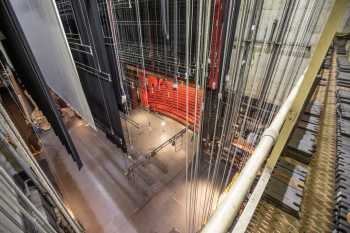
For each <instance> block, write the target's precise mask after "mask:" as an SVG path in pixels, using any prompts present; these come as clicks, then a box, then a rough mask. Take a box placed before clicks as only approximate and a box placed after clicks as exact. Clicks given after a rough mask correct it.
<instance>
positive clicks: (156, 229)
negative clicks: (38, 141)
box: [42, 110, 186, 233]
mask: <svg viewBox="0 0 350 233" xmlns="http://www.w3.org/2000/svg"><path fill="white" fill-rule="evenodd" d="M130 118H131V119H132V120H133V121H135V122H137V127H135V126H132V124H129V123H126V122H124V125H125V124H127V126H128V132H129V135H130V138H132V139H133V140H132V142H133V146H131V148H130V149H131V150H132V151H133V153H135V154H141V151H146V152H147V151H150V150H151V149H152V148H154V147H155V146H157V145H159V144H160V143H161V142H163V141H164V140H166V139H168V138H169V137H171V136H172V135H174V134H175V133H177V132H178V131H179V130H181V129H182V128H183V126H182V125H181V124H179V123H177V122H176V121H173V120H172V119H169V118H166V117H163V116H158V115H156V114H154V113H149V112H146V111H144V110H139V111H135V112H133V113H132V114H131V115H130ZM68 125H69V127H70V134H71V136H72V138H73V141H74V143H75V145H76V147H77V150H78V152H79V154H80V156H81V159H82V161H83V163H84V167H83V168H82V169H81V170H80V171H79V170H78V169H77V167H76V165H75V164H74V162H73V161H72V159H71V158H70V156H69V155H68V154H67V152H66V151H65V149H64V148H63V146H62V145H61V144H60V142H59V141H58V139H57V137H56V136H55V135H54V134H53V133H52V132H49V133H46V134H45V135H43V137H42V141H43V144H44V156H45V157H46V158H47V160H48V162H49V166H50V168H51V170H52V173H53V174H54V176H55V178H56V179H57V183H58V186H59V188H60V190H61V193H62V196H63V199H64V201H65V203H66V204H67V206H68V207H69V208H70V209H71V211H72V212H73V213H74V215H75V216H76V218H77V219H78V220H79V221H80V222H81V224H82V225H83V226H84V227H85V228H86V231H87V233H136V232H137V233H169V232H171V230H172V229H173V228H175V229H177V230H178V231H179V232H181V233H183V232H185V229H184V227H185V200H186V191H185V175H184V174H185V171H184V167H185V153H184V149H183V147H184V146H183V143H182V141H181V140H179V141H178V142H177V144H176V146H172V145H169V146H167V147H166V148H164V149H163V150H162V151H161V152H159V153H158V154H157V156H156V159H155V160H154V161H153V162H152V163H147V164H145V165H143V166H140V167H138V168H137V169H136V170H135V172H134V176H133V177H131V178H130V177H127V176H125V168H126V167H127V165H128V164H127V162H126V161H127V159H125V156H126V155H125V154H123V153H122V152H121V151H120V150H119V149H118V148H117V147H116V146H115V145H113V144H112V143H111V142H109V141H108V140H107V139H106V137H105V136H104V134H103V133H102V132H101V131H94V130H93V129H91V128H90V127H88V126H86V125H85V124H83V122H81V121H79V120H74V121H72V122H69V124H68ZM164 167H166V170H167V171H165V170H164Z"/></svg>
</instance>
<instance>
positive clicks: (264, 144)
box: [201, 75, 304, 233]
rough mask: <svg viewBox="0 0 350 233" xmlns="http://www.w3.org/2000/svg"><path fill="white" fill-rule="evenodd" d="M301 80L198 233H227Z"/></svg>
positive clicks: (273, 140) (274, 139)
mask: <svg viewBox="0 0 350 233" xmlns="http://www.w3.org/2000/svg"><path fill="white" fill-rule="evenodd" d="M303 80H304V75H302V76H301V77H300V78H299V80H298V82H297V83H296V84H295V86H294V87H293V89H292V90H291V92H290V94H289V96H288V97H287V99H286V101H285V102H284V103H283V105H282V106H281V108H280V109H279V111H278V113H277V114H276V116H275V118H274V120H273V121H272V122H271V125H270V127H269V128H267V129H266V130H265V131H264V133H263V135H262V137H261V139H260V142H259V144H258V145H257V147H256V148H255V150H254V152H253V154H252V155H251V156H250V158H249V160H248V161H247V163H246V165H245V166H244V168H243V169H242V172H241V173H240V175H239V177H238V179H237V181H236V182H235V183H234V185H233V186H232V188H231V189H230V190H229V192H228V193H227V195H226V197H225V198H224V199H223V201H222V203H221V204H220V205H219V206H218V207H217V208H216V210H215V211H214V213H213V215H212V216H211V217H210V219H209V221H208V222H207V224H206V225H205V226H204V227H203V229H202V231H201V233H227V231H228V229H229V228H230V226H231V225H232V223H233V220H234V219H235V217H236V215H237V213H238V212H239V210H240V209H241V205H242V203H243V201H244V200H245V198H246V195H247V194H248V192H249V190H250V187H251V185H252V184H253V182H254V180H255V178H256V176H257V175H258V172H259V171H260V169H261V167H262V165H263V164H264V162H265V161H266V159H267V157H268V156H269V154H270V152H271V149H272V147H273V146H274V144H275V141H276V139H277V137H278V135H279V132H280V130H281V128H282V125H283V123H284V122H285V119H286V118H287V116H288V112H289V110H290V109H291V107H292V104H293V102H294V100H295V98H296V96H297V94H298V92H299V90H300V87H301V84H302V83H303Z"/></svg>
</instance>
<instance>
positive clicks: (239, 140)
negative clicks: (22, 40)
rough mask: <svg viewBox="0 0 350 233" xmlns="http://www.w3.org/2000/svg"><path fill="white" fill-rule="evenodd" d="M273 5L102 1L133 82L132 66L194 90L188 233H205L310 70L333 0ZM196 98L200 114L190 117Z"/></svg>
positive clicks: (219, 0)
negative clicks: (264, 135) (227, 191)
mask: <svg viewBox="0 0 350 233" xmlns="http://www.w3.org/2000/svg"><path fill="white" fill-rule="evenodd" d="M170 2H171V3H170ZM273 3H275V2H273V1H267V0H266V1H265V0H248V1H240V0H231V1H230V0H187V1H182V0H173V1H169V2H168V1H158V0H154V1H150V0H144V1H141V0H128V1H127V0H125V1H115V0H106V1H105V2H104V1H101V4H100V6H101V7H105V8H106V11H107V12H108V14H107V15H108V22H109V25H110V27H109V28H107V29H108V33H109V34H110V37H111V38H112V41H113V42H112V43H113V44H114V46H113V48H114V49H115V50H116V56H117V63H118V67H119V68H120V71H121V75H122V77H123V80H124V81H123V82H124V86H127V85H130V81H129V77H127V75H126V71H127V66H128V65H133V66H136V67H137V71H138V73H139V75H141V76H142V77H143V80H146V79H148V77H147V72H148V71H152V72H159V73H161V74H163V75H167V76H168V77H169V78H172V79H173V80H172V83H177V82H178V79H181V80H182V82H183V83H184V85H185V87H184V90H185V94H184V95H185V99H186V101H185V105H186V106H185V107H184V108H185V118H184V121H183V123H184V125H185V126H186V136H185V137H186V141H187V143H186V145H185V147H186V148H185V150H186V186H187V194H186V232H189V233H192V232H198V231H199V230H200V229H201V227H202V226H203V225H204V224H205V223H206V222H207V220H208V218H209V217H210V215H211V213H212V211H213V210H214V209H215V207H216V206H217V204H218V203H219V201H220V197H222V196H223V195H224V193H225V189H226V188H229V187H230V182H231V180H232V179H234V176H235V175H237V174H239V172H240V170H241V169H242V168H243V167H244V164H245V162H246V161H247V159H248V158H249V156H250V154H251V153H252V151H253V150H254V147H255V146H256V144H257V143H258V142H259V139H260V136H261V134H262V132H263V130H264V129H266V128H267V127H268V126H269V125H270V123H271V121H272V119H273V117H274V116H275V114H276V113H277V111H278V110H279V108H280V106H281V104H282V103H283V102H284V100H285V99H286V98H287V96H288V94H289V93H290V90H291V89H292V88H293V85H294V84H295V83H296V81H297V80H298V78H299V77H300V76H301V75H302V73H303V71H304V69H305V68H306V66H307V63H308V57H309V56H310V53H312V45H313V44H314V43H315V41H317V39H318V38H317V32H320V31H321V29H322V26H323V24H324V23H325V21H326V19H327V17H320V16H321V15H324V14H323V13H326V12H327V11H326V10H325V9H326V8H327V7H329V5H330V4H332V3H333V1H332V0H320V1H319V0H310V1H306V0H281V1H279V2H278V4H276V3H275V4H273ZM141 4H142V7H140V5H141ZM159 12H160V13H159ZM107 29H106V30H104V32H105V33H107ZM159 40H162V43H158V42H159ZM179 42H181V43H179ZM161 46H163V48H161ZM155 67H158V68H155ZM141 85H142V86H143V87H141V88H144V89H145V90H147V89H149V86H147V85H148V84H147V82H142V83H141ZM193 89H194V90H193ZM190 91H191V95H190ZM193 92H194V94H192V93H193ZM198 95H201V96H202V97H203V98H197V97H198ZM190 96H194V109H197V107H198V106H200V107H199V111H193V110H192V112H190V103H191V101H190V99H189V98H190ZM191 98H193V97H191ZM191 108H192V109H193V106H191ZM192 115H194V116H192ZM191 124H192V125H196V126H198V127H195V129H194V130H191V129H190V125H191Z"/></svg>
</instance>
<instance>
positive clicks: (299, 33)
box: [227, 0, 334, 103]
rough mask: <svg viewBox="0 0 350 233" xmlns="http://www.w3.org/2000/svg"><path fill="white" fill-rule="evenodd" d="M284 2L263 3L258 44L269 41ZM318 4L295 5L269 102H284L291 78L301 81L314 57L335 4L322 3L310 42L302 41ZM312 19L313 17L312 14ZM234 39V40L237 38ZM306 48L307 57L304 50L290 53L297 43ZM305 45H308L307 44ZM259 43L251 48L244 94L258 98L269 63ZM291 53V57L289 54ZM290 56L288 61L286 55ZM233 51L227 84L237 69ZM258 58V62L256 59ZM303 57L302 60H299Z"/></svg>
mask: <svg viewBox="0 0 350 233" xmlns="http://www.w3.org/2000/svg"><path fill="white" fill-rule="evenodd" d="M285 2H286V0H265V1H264V6H263V12H262V18H261V21H260V26H259V31H258V34H257V40H258V41H260V42H263V41H264V40H265V39H266V38H269V36H270V34H271V30H272V24H273V22H274V20H279V19H280V18H281V15H282V10H283V6H284V4H285ZM321 2H322V1H319V0H311V1H309V0H300V1H299V3H296V4H297V10H296V11H295V12H294V13H293V16H292V17H291V24H290V27H289V28H288V30H287V31H288V35H287V37H286V40H285V42H284V43H283V44H285V45H287V46H284V49H283V51H284V53H283V55H281V56H280V58H279V59H278V61H277V64H276V72H275V73H274V75H273V79H272V82H271V88H270V90H269V92H268V96H269V97H268V100H269V102H273V100H274V99H275V100H277V102H279V103H281V102H283V100H284V98H285V97H286V96H287V95H288V92H287V91H286V90H288V89H289V87H290V86H291V85H292V84H293V83H292V81H291V78H290V77H294V76H296V77H300V75H301V74H302V73H303V71H304V70H305V68H306V67H307V64H308V62H309V57H310V55H311V54H312V53H313V51H314V48H315V45H317V43H318V40H319V38H320V34H321V32H322V31H323V27H324V25H325V23H326V21H327V19H328V16H329V13H330V10H331V9H332V6H333V4H334V0H325V2H324V5H318V6H320V7H321V6H323V8H322V11H321V16H320V18H319V19H318V21H317V24H316V26H315V28H314V31H313V34H312V37H311V39H310V41H308V40H305V39H304V37H303V35H304V34H305V31H306V28H307V22H308V19H309V17H310V15H311V13H312V12H313V11H312V10H311V9H312V7H313V6H314V4H321ZM312 15H315V13H314V12H313V14H312ZM265 35H267V36H265ZM236 39H237V38H236ZM300 42H302V44H304V45H306V46H307V47H309V49H308V50H307V52H306V53H304V49H303V48H301V49H298V50H291V48H292V47H291V46H290V45H292V44H295V43H300ZM306 42H307V43H306ZM261 47H262V43H259V44H257V45H256V46H255V48H254V56H253V61H252V65H251V69H250V71H249V79H248V82H247V86H246V90H245V94H246V95H250V94H252V96H253V97H255V98H258V91H257V90H258V89H259V86H261V85H262V81H263V76H264V72H265V71H266V67H267V61H268V60H269V56H270V53H269V52H266V51H265V52H262V53H261ZM291 51H292V53H291ZM290 54H292V56H291V57H290V56H289V55H290ZM234 55H235V50H234V51H233V56H232V59H231V67H230V72H229V74H230V77H229V78H228V79H227V81H228V84H229V83H230V82H232V75H233V73H234V70H235V69H236V67H235V66H234V65H233V64H234V62H235V56H234ZM259 57H260V58H259ZM300 57H303V58H302V59H298V58H300Z"/></svg>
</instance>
